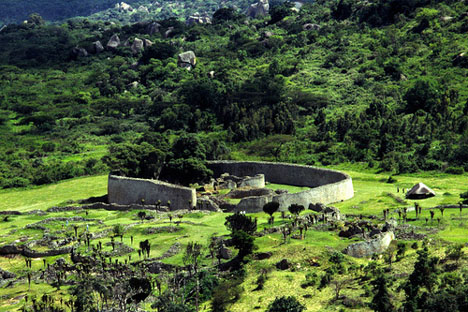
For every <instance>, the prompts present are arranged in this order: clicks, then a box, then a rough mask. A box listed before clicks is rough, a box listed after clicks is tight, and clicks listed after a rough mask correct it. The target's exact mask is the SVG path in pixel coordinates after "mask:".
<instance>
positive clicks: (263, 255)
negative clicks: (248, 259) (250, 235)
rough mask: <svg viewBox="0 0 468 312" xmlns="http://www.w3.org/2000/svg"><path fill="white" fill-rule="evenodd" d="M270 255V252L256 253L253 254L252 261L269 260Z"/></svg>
mask: <svg viewBox="0 0 468 312" xmlns="http://www.w3.org/2000/svg"><path fill="white" fill-rule="evenodd" d="M272 255H273V254H272V253H271V252H257V253H254V254H253V256H252V258H253V259H254V260H266V259H270V258H271V256H272Z"/></svg>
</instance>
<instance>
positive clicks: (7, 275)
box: [0, 269, 16, 280]
mask: <svg viewBox="0 0 468 312" xmlns="http://www.w3.org/2000/svg"><path fill="white" fill-rule="evenodd" d="M15 277H16V274H14V273H10V272H7V271H4V270H2V269H0V280H5V279H9V278H15Z"/></svg>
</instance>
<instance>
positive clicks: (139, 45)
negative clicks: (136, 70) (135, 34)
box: [131, 38, 144, 54]
mask: <svg viewBox="0 0 468 312" xmlns="http://www.w3.org/2000/svg"><path fill="white" fill-rule="evenodd" d="M131 49H132V53H133V54H138V53H140V52H141V51H143V49H144V42H143V40H141V39H139V38H135V40H133V43H132V47H131Z"/></svg>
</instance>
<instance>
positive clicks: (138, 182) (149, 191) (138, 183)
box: [107, 175, 197, 210]
mask: <svg viewBox="0 0 468 312" xmlns="http://www.w3.org/2000/svg"><path fill="white" fill-rule="evenodd" d="M107 188H108V200H109V203H111V204H119V205H131V204H141V203H144V204H147V205H155V204H157V203H158V201H161V205H164V206H166V205H168V202H170V209H171V210H179V209H189V208H193V207H195V206H196V205H197V196H196V192H195V190H194V189H191V188H188V187H183V186H178V185H174V184H169V183H165V182H162V181H158V180H144V179H136V178H127V177H119V176H113V175H109V180H108V186H107ZM142 200H143V201H142ZM168 206H169V205H168Z"/></svg>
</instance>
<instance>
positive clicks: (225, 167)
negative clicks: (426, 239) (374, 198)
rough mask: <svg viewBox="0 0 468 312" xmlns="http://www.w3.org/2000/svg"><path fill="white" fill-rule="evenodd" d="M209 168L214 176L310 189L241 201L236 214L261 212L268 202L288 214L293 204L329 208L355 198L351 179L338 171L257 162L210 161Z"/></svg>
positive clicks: (248, 198)
mask: <svg viewBox="0 0 468 312" xmlns="http://www.w3.org/2000/svg"><path fill="white" fill-rule="evenodd" d="M208 167H209V168H210V169H211V170H213V172H214V174H215V176H216V175H220V174H222V173H224V172H228V173H230V174H232V175H236V176H255V175H256V174H259V173H263V174H264V175H265V180H266V181H268V182H271V183H278V184H288V185H295V186H306V187H310V189H309V190H305V191H302V192H299V193H294V194H289V193H285V194H278V195H273V196H271V195H270V196H257V197H247V198H244V199H242V200H241V201H240V203H239V204H238V205H237V208H236V211H246V212H259V211H262V208H263V205H264V204H265V203H267V202H269V201H275V202H279V203H280V210H287V209H288V207H289V205H291V204H300V205H303V206H304V207H306V208H307V207H308V206H309V204H315V203H322V204H330V203H334V202H339V201H342V200H346V199H350V198H352V197H353V196H354V190H353V182H352V179H351V177H350V176H348V175H347V174H344V173H342V172H339V171H334V170H328V169H322V168H315V167H311V166H304V165H296V164H285V163H272V162H257V161H210V162H208Z"/></svg>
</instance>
